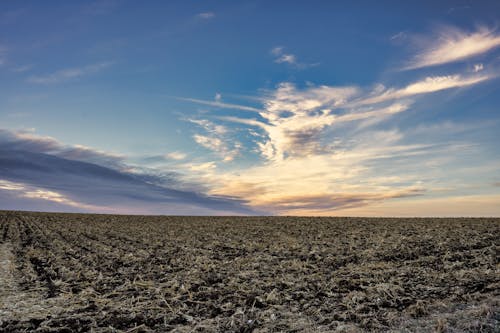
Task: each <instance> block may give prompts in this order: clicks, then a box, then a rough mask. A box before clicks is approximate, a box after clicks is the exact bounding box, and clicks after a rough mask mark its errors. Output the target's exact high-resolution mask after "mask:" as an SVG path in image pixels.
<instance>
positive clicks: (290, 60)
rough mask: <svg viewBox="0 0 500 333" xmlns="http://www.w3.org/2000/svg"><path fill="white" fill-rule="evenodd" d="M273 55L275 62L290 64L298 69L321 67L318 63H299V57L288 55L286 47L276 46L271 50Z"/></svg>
mask: <svg viewBox="0 0 500 333" xmlns="http://www.w3.org/2000/svg"><path fill="white" fill-rule="evenodd" d="M271 54H272V55H273V56H274V57H275V59H274V62H275V63H277V64H288V65H291V66H293V67H295V68H297V69H305V68H308V67H313V66H317V65H319V64H318V63H314V64H307V63H303V62H299V61H298V60H297V56H296V55H294V54H291V53H286V52H285V51H284V47H282V46H276V47H274V48H272V49H271Z"/></svg>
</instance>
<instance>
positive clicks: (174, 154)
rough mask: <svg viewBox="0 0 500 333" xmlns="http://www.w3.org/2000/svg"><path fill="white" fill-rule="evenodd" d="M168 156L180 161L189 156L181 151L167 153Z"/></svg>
mask: <svg viewBox="0 0 500 333" xmlns="http://www.w3.org/2000/svg"><path fill="white" fill-rule="evenodd" d="M166 156H167V157H168V158H170V159H172V160H176V161H180V160H183V159H185V158H186V157H187V155H186V154H185V153H183V152H180V151H173V152H171V153H167V154H166Z"/></svg>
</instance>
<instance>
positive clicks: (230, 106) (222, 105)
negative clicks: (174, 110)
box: [178, 97, 261, 112]
mask: <svg viewBox="0 0 500 333" xmlns="http://www.w3.org/2000/svg"><path fill="white" fill-rule="evenodd" d="M178 99H180V100H183V101H187V102H193V103H197V104H203V105H209V106H214V107H218V108H223V109H234V110H242V111H251V112H260V111H261V110H260V109H258V108H254V107H251V106H245V105H239V104H230V103H222V102H220V101H218V100H217V99H216V100H215V101H205V100H202V99H196V98H184V97H178Z"/></svg>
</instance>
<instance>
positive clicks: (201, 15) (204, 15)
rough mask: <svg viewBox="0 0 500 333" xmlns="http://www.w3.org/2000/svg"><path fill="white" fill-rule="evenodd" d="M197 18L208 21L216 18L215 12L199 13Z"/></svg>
mask: <svg viewBox="0 0 500 333" xmlns="http://www.w3.org/2000/svg"><path fill="white" fill-rule="evenodd" d="M196 16H197V17H199V18H202V19H205V20H208V19H212V18H214V17H215V13H214V12H203V13H199V14H198V15H196Z"/></svg>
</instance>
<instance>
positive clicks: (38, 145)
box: [0, 129, 124, 169]
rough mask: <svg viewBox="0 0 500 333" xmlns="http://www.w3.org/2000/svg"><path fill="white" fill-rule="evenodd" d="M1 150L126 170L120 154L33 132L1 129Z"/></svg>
mask: <svg viewBox="0 0 500 333" xmlns="http://www.w3.org/2000/svg"><path fill="white" fill-rule="evenodd" d="M0 149H4V150H6V149H8V150H20V151H29V152H36V153H46V154H52V155H55V156H59V157H62V158H67V159H72V160H78V161H83V162H91V163H95V164H98V165H101V166H107V167H112V168H116V169H122V168H124V158H123V156H121V155H119V154H115V153H108V152H104V151H100V150H97V149H92V148H90V147H85V146H83V145H74V146H68V145H65V144H63V143H61V142H60V141H58V140H56V139H54V138H52V137H50V136H40V135H37V134H35V133H34V132H33V131H9V130H5V129H0Z"/></svg>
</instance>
